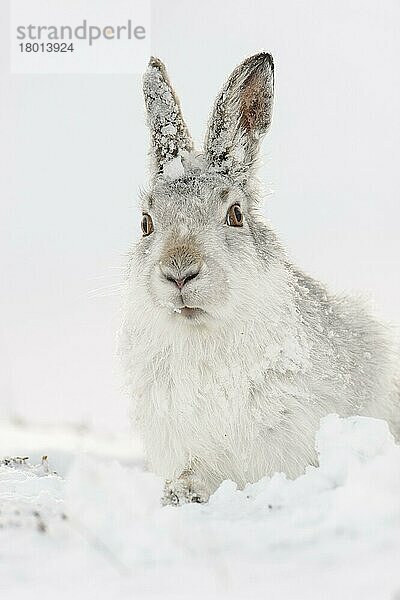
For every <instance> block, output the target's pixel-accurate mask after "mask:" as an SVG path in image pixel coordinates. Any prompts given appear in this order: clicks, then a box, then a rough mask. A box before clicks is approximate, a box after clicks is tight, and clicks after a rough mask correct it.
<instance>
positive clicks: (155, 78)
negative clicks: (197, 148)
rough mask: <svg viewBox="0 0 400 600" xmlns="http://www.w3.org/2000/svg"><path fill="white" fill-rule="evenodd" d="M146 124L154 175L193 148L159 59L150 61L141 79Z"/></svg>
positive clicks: (175, 98) (176, 99)
mask: <svg viewBox="0 0 400 600" xmlns="http://www.w3.org/2000/svg"><path fill="white" fill-rule="evenodd" d="M143 92H144V100H145V104H146V109H147V123H148V126H149V128H150V134H151V140H152V154H153V158H154V168H155V174H159V173H162V171H163V167H164V165H165V164H166V163H167V162H169V161H171V160H172V159H174V158H177V157H179V156H180V155H181V154H182V153H184V152H185V151H186V152H190V151H191V150H192V149H193V142H192V140H191V138H190V135H189V132H188V130H187V127H186V124H185V121H184V120H183V116H182V113H181V108H180V104H179V100H178V98H177V97H176V95H175V92H174V90H173V88H172V86H171V84H170V82H169V79H168V75H167V71H166V69H165V67H164V65H163V63H162V62H161V61H160V60H159V59H158V58H153V57H152V58H151V59H150V62H149V66H148V68H147V71H146V72H145V74H144V77H143Z"/></svg>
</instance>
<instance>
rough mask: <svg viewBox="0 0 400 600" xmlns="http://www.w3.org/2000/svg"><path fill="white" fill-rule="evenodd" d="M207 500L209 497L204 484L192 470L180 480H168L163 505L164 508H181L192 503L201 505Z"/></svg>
mask: <svg viewBox="0 0 400 600" xmlns="http://www.w3.org/2000/svg"><path fill="white" fill-rule="evenodd" d="M207 500H208V495H207V492H206V489H205V486H204V484H203V483H202V482H201V480H200V479H199V478H198V477H196V476H195V475H194V473H193V472H192V471H191V470H187V471H184V472H183V473H182V475H180V476H179V478H178V479H174V480H169V479H167V481H166V482H165V486H164V495H163V497H162V498H161V504H162V505H163V506H170V505H172V506H180V505H182V504H188V503H190V502H195V503H198V504H199V503H200V504H201V503H202V502H207Z"/></svg>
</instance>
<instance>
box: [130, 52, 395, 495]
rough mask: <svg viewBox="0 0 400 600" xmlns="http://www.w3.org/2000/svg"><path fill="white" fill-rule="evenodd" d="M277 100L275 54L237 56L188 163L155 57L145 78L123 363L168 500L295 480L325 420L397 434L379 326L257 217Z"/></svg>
mask: <svg viewBox="0 0 400 600" xmlns="http://www.w3.org/2000/svg"><path fill="white" fill-rule="evenodd" d="M273 95H274V65H273V60H272V57H271V55H270V54H266V53H261V54H257V55H255V56H252V57H250V58H248V59H247V60H245V61H244V62H243V63H242V64H241V65H239V66H238V67H237V68H236V69H235V70H234V71H233V73H232V75H231V76H230V78H229V79H228V81H227V83H226V84H225V86H224V87H223V89H222V91H221V93H220V94H219V96H218V97H217V100H216V103H215V106H214V110H213V112H212V115H211V119H210V122H209V126H208V131H207V135H206V138H205V143H204V150H203V152H196V151H195V150H194V149H193V143H192V140H191V138H190V135H189V132H188V129H187V127H186V124H185V122H184V120H183V117H182V113H181V108H180V104H179V101H178V99H177V96H176V95H175V92H174V90H173V88H172V86H171V84H170V82H169V79H168V76H167V73H166V70H165V67H164V65H163V64H162V63H161V61H160V60H158V59H157V58H152V59H151V60H150V63H149V67H148V69H147V71H146V73H145V75H144V97H145V104H146V109H147V115H148V125H149V128H150V133H151V141H152V149H151V155H152V163H153V164H152V180H151V187H150V190H149V192H148V193H145V194H144V196H143V198H142V206H141V208H142V224H141V225H142V232H143V237H142V238H141V239H140V240H139V241H138V242H137V243H136V244H135V246H134V248H133V249H132V251H131V253H130V258H129V265H128V269H127V284H126V288H127V289H126V300H125V309H124V322H123V326H122V329H121V335H120V354H121V356H122V360H123V363H124V371H125V373H126V376H127V385H128V389H129V393H130V395H131V397H132V399H133V401H134V419H135V423H136V425H137V427H138V429H139V431H140V434H141V436H142V439H143V442H144V448H145V452H146V457H147V460H148V463H149V467H150V469H151V470H153V471H154V472H155V473H157V474H158V475H160V476H162V477H163V478H165V479H166V485H165V493H164V498H163V502H164V503H165V504H168V503H171V504H181V503H184V502H202V501H206V500H207V499H208V497H209V495H210V494H211V493H212V492H213V491H214V490H215V489H216V488H217V487H218V485H219V484H220V483H221V481H223V480H224V479H231V480H233V481H235V482H236V483H237V484H238V486H240V487H243V486H244V485H245V484H246V483H248V482H254V481H257V480H258V479H260V478H261V477H262V476H264V475H266V474H271V473H274V472H275V471H283V472H284V473H286V474H287V475H288V476H289V477H296V476H298V475H299V474H301V473H303V471H304V469H305V467H306V466H307V465H312V464H316V461H317V457H316V452H315V449H314V436H315V432H316V430H317V429H318V427H319V421H320V418H321V417H322V416H323V415H326V414H327V413H332V412H334V413H339V415H342V416H346V415H351V414H355V413H356V414H361V415H368V416H374V417H380V418H384V419H387V421H388V422H389V424H390V425H391V427H392V430H393V431H394V430H395V429H396V428H398V427H399V417H400V411H399V387H398V383H397V380H396V378H395V374H394V372H395V357H394V356H393V354H394V353H393V351H392V348H391V343H390V342H389V340H388V337H387V332H386V331H385V329H384V327H383V326H382V325H380V324H379V323H378V322H377V321H375V320H374V319H373V318H371V317H370V316H369V315H368V314H367V312H366V311H365V310H364V308H363V307H362V306H360V305H359V304H358V303H357V302H355V301H353V300H351V299H349V298H340V297H337V296H332V295H329V293H328V292H327V290H326V289H325V287H324V286H323V285H321V284H320V283H319V282H317V281H315V280H313V279H312V278H311V277H309V276H308V275H305V274H304V273H303V272H301V271H299V270H298V269H297V268H296V267H295V266H294V265H293V264H292V263H291V262H290V260H289V259H288V258H287V256H286V254H285V251H284V250H283V248H282V246H281V245H280V243H279V241H278V239H277V237H276V235H275V233H274V231H273V230H272V229H271V228H270V226H269V225H268V224H267V223H266V222H265V220H264V219H263V218H262V216H261V215H260V213H259V196H258V193H257V185H256V180H255V173H254V170H255V163H256V159H257V154H258V150H259V145H260V141H261V139H262V137H263V135H264V134H265V132H266V131H267V130H268V128H269V126H270V123H271V116H272V104H273Z"/></svg>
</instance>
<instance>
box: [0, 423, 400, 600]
mask: <svg viewBox="0 0 400 600" xmlns="http://www.w3.org/2000/svg"><path fill="white" fill-rule="evenodd" d="M316 448H317V451H318V454H319V459H320V466H319V467H318V468H316V467H309V468H308V469H307V471H306V473H305V474H304V475H302V476H301V477H298V478H297V479H295V480H288V479H287V478H286V477H285V476H284V475H283V474H280V473H277V474H275V475H274V476H272V477H266V478H264V479H262V480H260V481H259V482H258V483H255V484H252V485H248V486H246V488H245V489H244V490H238V489H237V487H236V485H235V484H233V483H232V482H230V481H225V482H224V483H223V484H222V485H221V486H220V487H219V489H218V490H217V491H216V493H215V494H214V495H213V496H212V497H211V498H210V501H209V503H208V504H206V505H195V504H193V505H185V506H183V507H179V508H175V507H165V508H161V506H160V503H159V498H160V495H161V490H162V484H163V482H162V481H161V480H159V479H158V478H157V477H155V476H154V475H152V474H150V473H146V472H144V471H143V470H141V469H139V468H126V467H122V466H121V465H120V464H119V463H118V462H116V461H111V462H110V461H104V460H99V459H98V458H94V457H91V456H89V455H85V456H80V457H78V458H76V459H75V461H74V463H73V465H72V467H71V469H70V471H69V473H68V474H67V476H66V479H65V480H64V479H62V478H61V477H59V476H57V475H56V474H54V473H53V472H52V471H51V470H50V469H49V468H48V467H47V466H46V463H45V465H44V467H43V466H36V467H35V466H29V465H26V464H10V463H9V462H8V463H7V464H4V463H3V464H2V465H1V466H0V503H1V514H0V525H1V528H2V530H1V531H0V539H1V540H2V543H1V545H0V547H1V549H2V550H1V554H0V569H1V571H2V573H1V575H0V580H1V581H2V584H3V585H4V584H5V586H6V587H5V589H6V590H7V592H8V598H10V597H18V598H20V597H21V598H22V597H26V598H29V600H31V599H34V598H36V597H39V592H40V595H41V597H42V598H43V597H44V598H46V597H51V596H52V594H53V593H54V591H57V596H58V597H62V598H64V597H66V598H67V597H71V594H72V595H74V596H75V597H79V598H80V597H82V598H83V597H84V598H89V597H92V596H93V597H96V598H97V599H99V598H100V599H101V598H103V597H104V598H105V597H109V596H110V595H111V596H112V597H114V598H132V597H140V598H142V597H161V596H162V597H163V598H169V597H174V598H179V597H187V596H190V597H191V598H193V597H195V598H197V597H207V598H210V597H211V598H212V597H218V598H221V597H229V598H246V599H248V598H264V597H272V598H274V599H280V598H288V599H289V598H290V599H293V598H307V599H310V598H311V599H312V598H318V599H320V598H321V597H323V598H335V599H336V598H339V597H340V598H341V599H343V598H349V599H350V598H351V599H352V600H354V599H357V598H360V599H361V598H362V599H363V600H367V599H371V600H384V599H386V598H387V599H388V600H389V599H390V600H395V599H396V598H400V575H399V570H398V565H399V564H400V563H399V560H400V447H399V446H397V445H396V444H395V443H394V440H393V438H392V436H391V434H390V433H389V431H388V428H387V425H386V423H385V422H383V421H379V420H375V419H370V418H365V417H350V418H347V419H342V418H339V417H337V416H336V415H330V416H328V417H325V418H324V419H322V421H321V428H320V431H319V433H318V435H317V439H316ZM60 580H62V581H63V582H64V583H63V586H62V587H61V588H60V586H59V582H60ZM32 590H34V593H33V592H32ZM36 592H37V593H38V596H35V593H36ZM13 594H15V595H14V596H13ZM135 594H137V596H135ZM396 594H397V595H396ZM24 595H25V596H24Z"/></svg>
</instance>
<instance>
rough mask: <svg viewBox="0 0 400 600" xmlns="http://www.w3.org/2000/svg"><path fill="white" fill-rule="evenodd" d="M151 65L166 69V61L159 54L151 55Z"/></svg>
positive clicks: (161, 69)
mask: <svg viewBox="0 0 400 600" xmlns="http://www.w3.org/2000/svg"><path fill="white" fill-rule="evenodd" d="M149 67H155V68H156V69H159V70H160V71H163V70H164V69H165V66H164V63H163V62H162V61H161V60H160V59H159V58H157V56H150V60H149Z"/></svg>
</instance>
